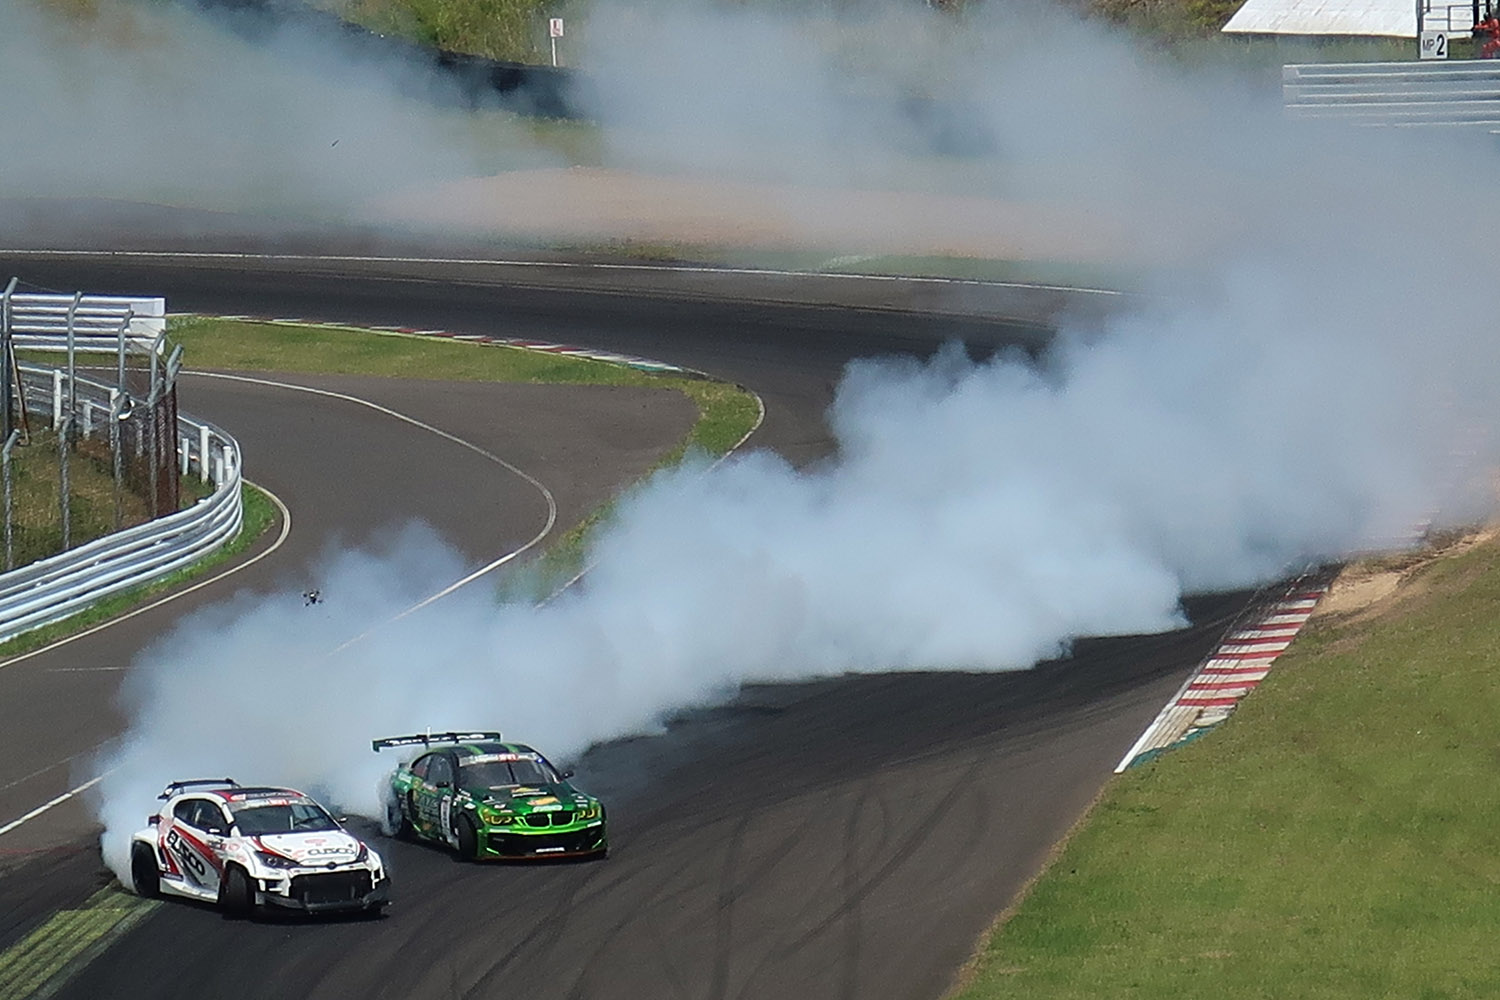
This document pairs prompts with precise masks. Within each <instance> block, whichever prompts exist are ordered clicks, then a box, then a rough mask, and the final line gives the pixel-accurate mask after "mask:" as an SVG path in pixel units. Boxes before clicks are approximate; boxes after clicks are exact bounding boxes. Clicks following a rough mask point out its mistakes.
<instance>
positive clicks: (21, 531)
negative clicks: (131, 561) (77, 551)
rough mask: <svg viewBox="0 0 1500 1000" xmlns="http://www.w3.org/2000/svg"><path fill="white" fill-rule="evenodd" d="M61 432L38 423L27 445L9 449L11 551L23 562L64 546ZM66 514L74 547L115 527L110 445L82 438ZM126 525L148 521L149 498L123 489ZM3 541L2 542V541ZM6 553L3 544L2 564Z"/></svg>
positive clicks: (71, 464) (73, 456)
mask: <svg viewBox="0 0 1500 1000" xmlns="http://www.w3.org/2000/svg"><path fill="white" fill-rule="evenodd" d="M58 459H59V455H58V448H57V435H56V434H54V433H53V432H52V431H51V430H47V429H42V428H37V429H35V430H33V432H32V434H31V441H30V443H29V444H27V445H17V446H16V447H15V448H14V449H13V450H12V451H11V483H12V495H11V504H12V508H11V513H12V519H13V521H12V534H11V556H12V559H13V560H14V564H15V565H17V566H24V565H26V564H27V563H30V562H35V561H37V560H38V559H45V558H46V557H48V556H53V555H57V554H59V553H61V552H62V551H63V534H62V503H61V497H62V490H61V483H62V480H61V476H60V471H59V461H58ZM68 494H69V495H68V519H69V541H70V547H71V548H77V547H78V546H80V545H83V544H84V543H86V542H91V541H93V540H94V539H96V538H99V537H101V536H103V535H106V534H108V533H110V532H111V531H113V530H114V518H115V501H114V495H115V494H114V476H113V472H112V466H111V464H110V458H109V450H108V446H107V444H104V443H102V442H101V441H100V440H99V439H97V438H95V439H91V440H88V441H81V442H79V443H78V445H77V446H75V448H74V450H73V451H72V452H70V454H69V458H68ZM121 508H122V513H123V518H122V525H123V526H124V527H130V526H131V525H135V524H140V523H141V522H142V521H144V520H146V517H147V511H146V502H145V500H144V498H143V497H141V496H139V495H138V494H135V493H132V492H131V491H130V490H129V489H125V490H122V491H121ZM0 545H3V543H0ZM3 559H4V552H3V547H0V568H3V565H4V563H3Z"/></svg>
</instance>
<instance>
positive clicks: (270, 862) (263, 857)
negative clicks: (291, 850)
mask: <svg viewBox="0 0 1500 1000" xmlns="http://www.w3.org/2000/svg"><path fill="white" fill-rule="evenodd" d="M255 857H256V859H257V860H258V861H259V862H260V863H261V864H263V865H265V866H266V867H267V868H300V867H301V864H300V863H298V862H296V861H293V860H292V859H291V858H284V857H282V856H281V855H279V854H272V853H271V852H269V851H256V852H255Z"/></svg>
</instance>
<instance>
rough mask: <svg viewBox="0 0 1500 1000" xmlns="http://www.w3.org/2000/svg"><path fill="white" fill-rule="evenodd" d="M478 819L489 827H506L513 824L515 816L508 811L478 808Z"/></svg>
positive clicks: (486, 807)
mask: <svg viewBox="0 0 1500 1000" xmlns="http://www.w3.org/2000/svg"><path fill="white" fill-rule="evenodd" d="M479 818H480V819H482V820H484V821H485V822H486V823H488V824H490V825H491V826H507V825H509V824H511V823H513V822H515V819H516V814H515V813H513V812H511V811H510V810H509V809H496V808H495V807H494V806H480V807H479Z"/></svg>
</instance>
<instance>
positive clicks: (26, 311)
mask: <svg viewBox="0 0 1500 1000" xmlns="http://www.w3.org/2000/svg"><path fill="white" fill-rule="evenodd" d="M15 284H16V283H15V282H12V283H11V284H10V285H9V286H8V287H7V288H6V289H5V290H4V291H3V292H0V310H3V311H4V312H5V314H6V322H7V324H8V327H9V330H10V332H11V337H12V338H13V342H14V344H15V347H16V349H17V350H23V351H57V352H61V351H66V350H67V344H68V334H69V331H70V330H71V331H72V335H73V340H74V344H75V346H76V349H77V350H79V351H88V352H93V351H116V350H124V349H127V348H128V349H132V350H136V351H149V350H156V351H157V352H160V351H161V349H162V343H163V335H164V334H165V333H166V331H167V300H166V299H162V298H135V297H127V296H116V295H85V294H83V293H82V292H78V293H76V294H74V295H53V294H39V293H27V292H18V291H16V290H15ZM122 344H123V345H124V347H121V345H122Z"/></svg>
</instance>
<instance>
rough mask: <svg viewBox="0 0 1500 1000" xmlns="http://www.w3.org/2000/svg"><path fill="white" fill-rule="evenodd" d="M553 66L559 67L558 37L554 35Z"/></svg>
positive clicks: (554, 67)
mask: <svg viewBox="0 0 1500 1000" xmlns="http://www.w3.org/2000/svg"><path fill="white" fill-rule="evenodd" d="M552 68H553V69H557V38H556V36H553V39H552Z"/></svg>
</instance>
